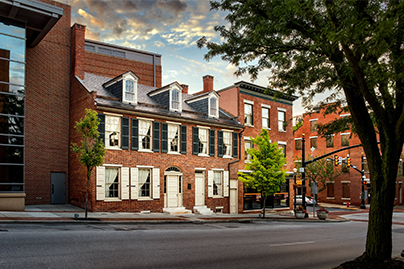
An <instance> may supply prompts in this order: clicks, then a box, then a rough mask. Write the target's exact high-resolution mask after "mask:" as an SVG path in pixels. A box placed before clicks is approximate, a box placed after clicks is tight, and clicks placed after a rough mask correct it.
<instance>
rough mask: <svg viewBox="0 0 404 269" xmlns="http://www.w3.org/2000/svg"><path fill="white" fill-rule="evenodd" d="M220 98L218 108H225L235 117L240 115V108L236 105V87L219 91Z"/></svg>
mask: <svg viewBox="0 0 404 269" xmlns="http://www.w3.org/2000/svg"><path fill="white" fill-rule="evenodd" d="M219 95H220V99H219V105H220V108H222V109H224V110H226V111H227V112H229V113H230V114H232V115H233V116H235V117H238V116H239V115H240V110H239V107H238V105H239V104H238V102H237V98H238V87H234V88H231V89H228V90H225V91H221V92H219Z"/></svg>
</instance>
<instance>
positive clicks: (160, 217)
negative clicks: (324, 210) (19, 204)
mask: <svg viewBox="0 0 404 269" xmlns="http://www.w3.org/2000/svg"><path fill="white" fill-rule="evenodd" d="M308 213H309V218H306V219H303V220H301V219H296V218H295V217H294V214H293V211H291V210H287V211H277V210H267V211H266V213H265V219H262V218H260V217H259V216H258V215H259V214H258V213H248V214H213V215H197V214H193V213H192V214H183V215H170V214H166V213H129V212H88V218H87V219H85V218H84V216H85V211H84V209H82V208H79V207H75V206H72V205H69V204H63V205H27V206H26V207H25V211H0V223H70V224H71V223H76V224H77V223H79V224H84V223H92V224H94V223H103V224H106V223H116V222H119V223H122V222H126V223H132V224H144V223H150V224H152V223H153V224H160V223H205V222H206V223H207V222H209V223H212V222H255V221H299V222H302V221H315V222H335V221H347V220H346V219H344V218H341V217H339V216H338V215H335V214H329V217H328V218H327V220H325V221H324V220H319V219H318V218H317V217H314V218H313V216H312V213H311V212H308Z"/></svg>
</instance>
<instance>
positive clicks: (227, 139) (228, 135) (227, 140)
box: [223, 132, 232, 156]
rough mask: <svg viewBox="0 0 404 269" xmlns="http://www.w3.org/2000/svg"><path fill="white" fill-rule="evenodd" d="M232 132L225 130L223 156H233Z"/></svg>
mask: <svg viewBox="0 0 404 269" xmlns="http://www.w3.org/2000/svg"><path fill="white" fill-rule="evenodd" d="M231 135H232V133H231V132H223V156H231V138H232V137H231Z"/></svg>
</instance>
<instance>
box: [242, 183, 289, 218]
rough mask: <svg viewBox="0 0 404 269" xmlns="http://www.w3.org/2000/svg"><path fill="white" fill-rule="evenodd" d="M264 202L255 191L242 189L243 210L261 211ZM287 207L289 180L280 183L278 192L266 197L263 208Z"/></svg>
mask: <svg viewBox="0 0 404 269" xmlns="http://www.w3.org/2000/svg"><path fill="white" fill-rule="evenodd" d="M263 205H264V200H263V199H262V197H261V194H260V193H259V192H257V190H256V189H252V188H247V187H245V188H244V201H243V208H244V210H254V209H262V207H263ZM279 207H289V180H288V179H286V181H285V182H283V183H282V185H281V188H280V191H279V192H277V193H275V195H272V196H268V197H266V202H265V208H279Z"/></svg>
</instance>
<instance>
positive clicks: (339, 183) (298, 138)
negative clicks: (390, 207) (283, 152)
mask: <svg viewBox="0 0 404 269" xmlns="http://www.w3.org/2000/svg"><path fill="white" fill-rule="evenodd" d="M349 115H350V114H347V113H344V112H341V111H337V112H336V113H334V114H328V115H324V110H321V111H319V112H318V113H310V114H309V113H308V114H304V115H303V125H302V126H301V127H300V128H299V129H298V130H296V131H295V133H294V140H295V141H294V154H293V155H294V156H295V157H296V158H295V159H297V158H299V159H301V156H302V138H303V134H304V137H305V153H306V154H305V156H306V160H307V158H310V156H313V157H314V158H315V157H318V156H321V155H324V154H326V153H329V152H332V151H335V150H338V149H341V148H345V147H348V146H354V145H360V144H361V142H360V140H359V137H358V136H357V135H355V134H354V133H352V131H351V129H350V128H348V129H347V131H344V132H343V133H337V134H332V135H329V136H327V137H321V136H320V135H319V134H318V132H317V125H318V124H326V123H329V122H331V121H334V120H336V119H339V118H341V117H346V116H349ZM311 149H312V150H313V151H311ZM335 155H337V156H338V157H341V158H342V165H341V166H338V169H341V172H342V174H341V175H340V176H338V177H337V178H336V179H335V180H328V181H326V186H325V187H326V188H325V189H324V190H323V191H321V192H319V194H318V201H320V202H326V203H335V204H345V205H349V204H352V205H361V204H362V196H361V195H362V185H364V190H365V197H366V199H365V204H369V203H370V201H371V197H372V191H371V188H370V180H371V179H370V174H369V169H368V167H367V163H366V155H365V154H364V151H363V148H362V147H355V148H351V149H348V150H344V151H341V152H338V153H336V154H335ZM348 156H349V157H350V162H351V165H355V166H356V167H357V168H358V169H359V170H362V169H363V170H364V175H365V178H366V179H365V180H364V182H365V183H363V181H362V179H361V174H360V173H359V172H358V171H356V170H355V169H354V168H352V167H351V168H349V167H348V166H347V157H348ZM326 164H327V165H328V166H330V167H333V168H334V169H336V166H335V160H334V155H333V156H329V157H327V162H326ZM396 184H397V185H396V198H395V204H403V194H404V193H403V188H402V187H403V160H402V159H401V160H400V163H399V167H398V177H397V182H396ZM307 186H308V182H307ZM322 187H323V186H322V185H320V186H319V189H321V188H322ZM298 191H299V190H298ZM307 191H308V194H310V188H309V187H307Z"/></svg>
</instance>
